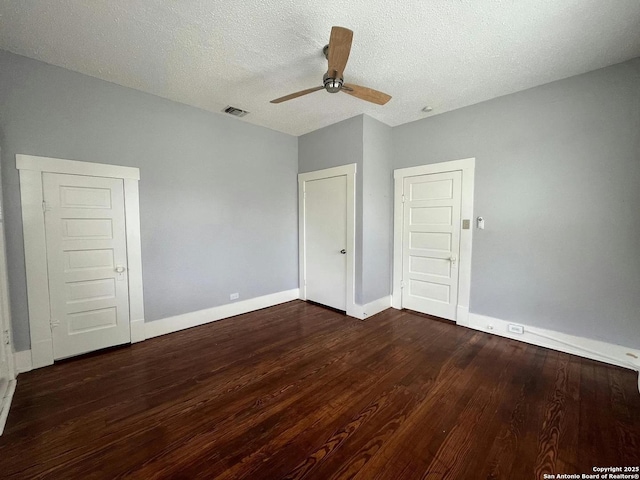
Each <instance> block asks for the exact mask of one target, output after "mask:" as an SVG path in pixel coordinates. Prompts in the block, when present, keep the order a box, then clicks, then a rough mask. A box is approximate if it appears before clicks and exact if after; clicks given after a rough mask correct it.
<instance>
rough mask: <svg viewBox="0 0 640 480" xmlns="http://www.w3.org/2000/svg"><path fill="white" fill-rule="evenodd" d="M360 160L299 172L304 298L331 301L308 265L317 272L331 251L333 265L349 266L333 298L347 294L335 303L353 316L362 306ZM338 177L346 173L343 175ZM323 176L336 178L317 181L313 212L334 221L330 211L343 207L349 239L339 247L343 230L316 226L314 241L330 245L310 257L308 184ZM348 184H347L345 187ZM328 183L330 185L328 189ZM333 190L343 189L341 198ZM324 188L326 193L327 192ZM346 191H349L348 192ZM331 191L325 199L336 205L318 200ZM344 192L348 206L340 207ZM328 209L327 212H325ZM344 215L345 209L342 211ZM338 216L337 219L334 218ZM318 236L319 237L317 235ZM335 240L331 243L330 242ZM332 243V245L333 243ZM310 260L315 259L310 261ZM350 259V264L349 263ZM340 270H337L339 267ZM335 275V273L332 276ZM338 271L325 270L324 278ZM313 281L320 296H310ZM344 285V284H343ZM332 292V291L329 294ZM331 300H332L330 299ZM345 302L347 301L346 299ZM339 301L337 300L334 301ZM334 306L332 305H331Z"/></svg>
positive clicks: (313, 196) (314, 190) (317, 216)
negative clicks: (358, 282)
mask: <svg viewBox="0 0 640 480" xmlns="http://www.w3.org/2000/svg"><path fill="white" fill-rule="evenodd" d="M355 176H356V164H355V163H354V164H350V165H343V166H340V167H333V168H327V169H324V170H318V171H315V172H309V173H301V174H299V175H298V215H299V219H298V227H299V228H298V235H299V239H298V245H299V248H298V254H299V276H300V278H299V283H300V298H301V299H302V300H307V299H309V300H313V301H318V302H319V303H322V301H324V302H325V304H327V301H326V299H325V298H327V297H324V296H323V295H327V292H326V291H322V288H316V287H315V286H314V280H312V279H309V278H308V275H307V270H308V267H310V268H311V271H310V273H311V274H312V275H314V276H315V273H314V272H318V271H321V269H322V266H321V261H322V256H324V255H327V256H330V257H331V258H332V259H333V260H332V262H331V263H332V264H333V268H337V267H336V266H337V265H343V266H344V267H343V268H345V269H346V275H339V278H343V276H344V279H345V280H344V284H343V283H342V280H339V282H340V286H339V287H338V288H334V293H333V296H332V297H331V298H338V297H340V298H341V299H342V298H343V299H344V300H340V302H341V303H339V304H337V306H334V308H339V309H342V310H346V312H347V315H349V316H351V317H356V318H358V308H357V306H356V304H355V222H356V218H355V186H356V180H355ZM338 177H342V179H339V178H338ZM323 179H336V180H331V181H329V182H327V183H315V184H312V186H311V190H312V191H311V192H310V193H308V195H309V194H310V195H311V197H309V199H310V200H311V201H312V202H313V203H314V206H312V209H311V212H310V213H311V214H312V216H313V217H316V218H318V219H321V218H324V219H325V220H321V222H326V221H332V220H331V218H332V217H331V214H330V211H331V210H332V209H333V210H335V209H341V208H342V210H340V211H344V212H345V213H344V219H345V223H346V224H345V226H344V227H345V229H346V243H344V244H343V246H342V247H339V248H337V249H336V247H334V246H333V245H332V244H331V243H332V242H335V243H337V242H338V241H339V239H340V238H343V236H344V234H343V233H342V232H341V231H340V232H338V231H330V232H326V233H325V234H323V235H324V236H323V237H320V236H319V231H318V230H316V229H313V228H312V230H311V231H310V233H311V237H312V242H314V243H315V242H318V241H319V242H320V244H324V243H326V244H327V245H328V248H327V249H326V253H324V254H315V253H312V254H311V257H310V258H309V257H308V254H307V248H306V245H307V219H306V213H307V205H306V199H305V192H306V189H307V186H308V185H311V182H317V181H318V180H323ZM343 185H344V187H343ZM325 187H326V189H325ZM332 190H335V191H336V192H340V193H339V198H331V197H332V196H333V194H331V193H328V192H330V191H332ZM323 192H324V193H323ZM342 192H345V193H344V194H343V193H342ZM327 194H328V195H329V198H326V199H325V202H327V203H328V204H333V205H332V206H329V205H327V206H326V208H325V207H324V206H323V205H322V204H320V203H319V202H317V201H316V200H317V199H318V198H321V197H322V195H325V196H326V195H327ZM342 195H344V199H345V202H346V209H344V207H338V206H337V205H339V204H341V203H342V200H341V199H342V198H343V196H342ZM323 210H324V212H323ZM340 215H342V213H340ZM334 220H335V219H334ZM314 238H315V239H314ZM330 244H331V245H330ZM329 245H330V246H329ZM343 248H344V250H345V253H344V254H342V253H340V250H341V249H343ZM309 260H310V261H311V263H308V262H309ZM345 263H346V265H345ZM336 272H337V270H336ZM332 275H333V276H332ZM336 275H337V274H335V273H334V274H328V275H325V274H324V273H321V278H324V279H325V280H327V279H330V278H337V277H336ZM309 281H311V290H310V293H311V295H312V296H315V295H317V294H318V293H321V296H320V297H317V298H318V299H314V298H311V297H308V295H307V287H308V286H309ZM342 285H344V287H343V286H342ZM341 288H344V295H342V294H340V292H339V290H340V289H341ZM329 295H331V294H329ZM329 302H331V300H329ZM342 302H344V303H342ZM331 303H335V302H331ZM330 306H331V305H330Z"/></svg>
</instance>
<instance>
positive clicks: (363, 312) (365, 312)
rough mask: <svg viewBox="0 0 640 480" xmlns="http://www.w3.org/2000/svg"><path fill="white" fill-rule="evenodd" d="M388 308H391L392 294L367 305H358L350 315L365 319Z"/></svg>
mask: <svg viewBox="0 0 640 480" xmlns="http://www.w3.org/2000/svg"><path fill="white" fill-rule="evenodd" d="M387 308H391V295H387V296H386V297H382V298H379V299H377V300H374V301H373V302H370V303H367V304H366V305H356V306H355V309H354V311H353V315H351V314H349V316H351V317H355V318H358V319H360V320H364V319H366V318H369V317H373V316H374V315H376V314H378V313H380V312H384V311H385V310H386V309H387ZM347 313H349V312H347Z"/></svg>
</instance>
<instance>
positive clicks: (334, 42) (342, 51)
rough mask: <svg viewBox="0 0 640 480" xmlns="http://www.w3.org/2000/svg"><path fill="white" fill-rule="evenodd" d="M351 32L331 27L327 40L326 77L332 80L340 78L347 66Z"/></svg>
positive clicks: (351, 37) (346, 29)
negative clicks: (327, 65) (327, 68)
mask: <svg viewBox="0 0 640 480" xmlns="http://www.w3.org/2000/svg"><path fill="white" fill-rule="evenodd" d="M352 40H353V32H352V31H351V30H349V29H348V28H344V27H332V28H331V38H330V39H329V52H328V54H327V56H328V60H329V71H328V72H327V73H328V75H329V76H330V77H332V78H342V73H343V72H344V69H345V67H346V66H347V60H349V53H350V52H351V41H352Z"/></svg>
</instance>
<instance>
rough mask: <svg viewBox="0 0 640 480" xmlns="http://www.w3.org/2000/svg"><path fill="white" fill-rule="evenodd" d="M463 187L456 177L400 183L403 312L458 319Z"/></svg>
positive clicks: (443, 175) (459, 175) (424, 177)
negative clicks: (401, 200)
mask: <svg viewBox="0 0 640 480" xmlns="http://www.w3.org/2000/svg"><path fill="white" fill-rule="evenodd" d="M461 187H462V172H460V171H455V172H446V173H433V174H428V175H419V176H415V177H405V179H404V186H403V200H404V201H403V231H402V280H403V284H402V306H403V307H404V308H409V309H411V310H416V311H419V312H423V313H428V314H430V315H435V316H437V317H441V318H446V319H449V320H455V319H456V310H457V307H458V265H459V263H458V257H459V251H460V204H461Z"/></svg>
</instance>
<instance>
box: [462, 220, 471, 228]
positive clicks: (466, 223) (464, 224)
mask: <svg viewBox="0 0 640 480" xmlns="http://www.w3.org/2000/svg"><path fill="white" fill-rule="evenodd" d="M470 227H471V220H469V219H464V220H462V229H463V230H469V228H470Z"/></svg>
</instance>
